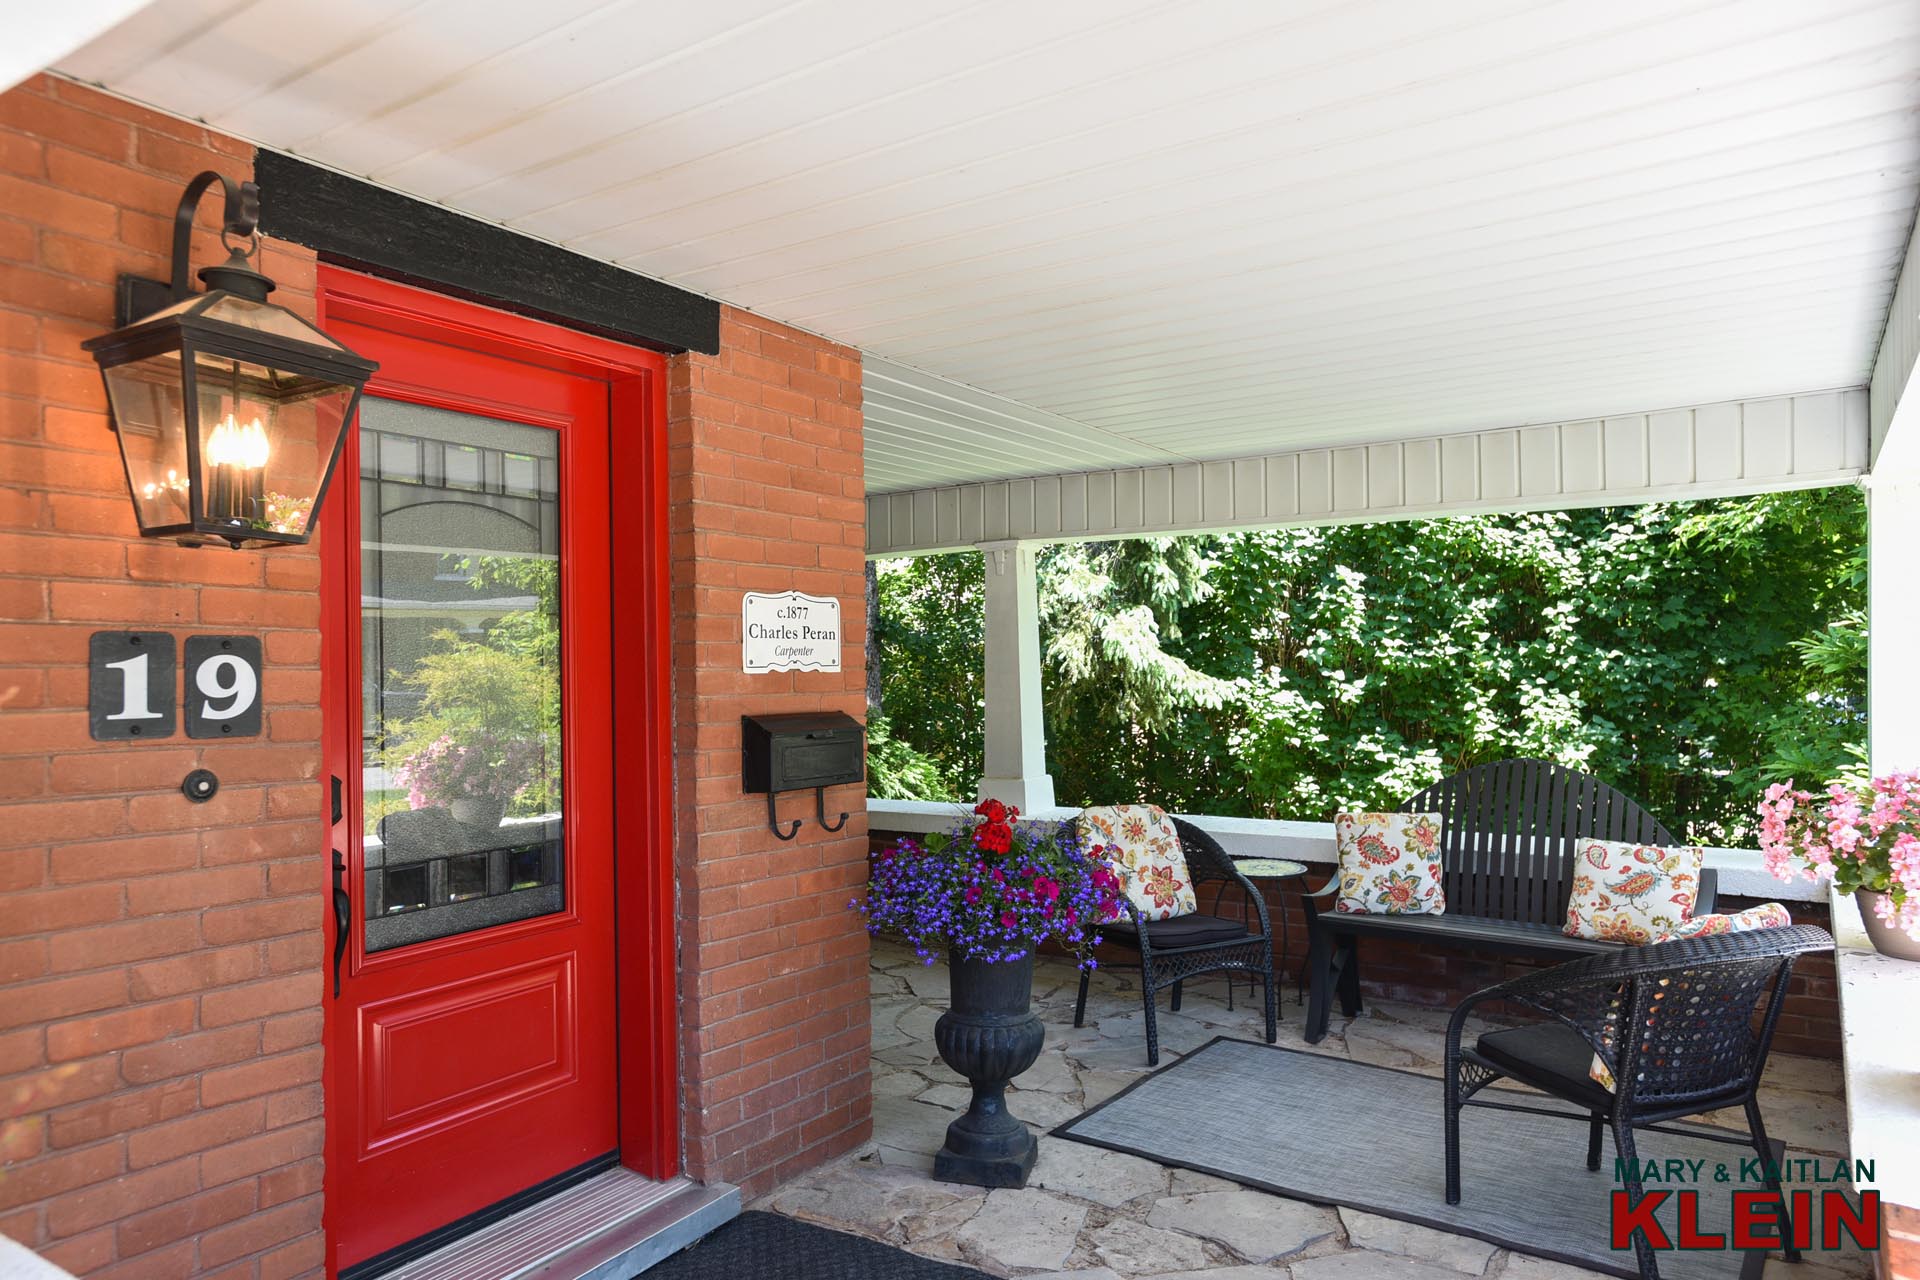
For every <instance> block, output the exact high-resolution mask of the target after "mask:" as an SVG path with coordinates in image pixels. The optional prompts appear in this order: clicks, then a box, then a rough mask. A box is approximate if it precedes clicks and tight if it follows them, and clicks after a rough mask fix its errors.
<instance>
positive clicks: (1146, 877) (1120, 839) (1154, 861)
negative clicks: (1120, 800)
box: [1080, 804, 1200, 920]
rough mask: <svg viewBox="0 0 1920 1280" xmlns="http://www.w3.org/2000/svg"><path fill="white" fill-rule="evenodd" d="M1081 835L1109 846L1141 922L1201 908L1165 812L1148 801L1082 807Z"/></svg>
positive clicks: (1174, 832)
mask: <svg viewBox="0 0 1920 1280" xmlns="http://www.w3.org/2000/svg"><path fill="white" fill-rule="evenodd" d="M1080 831H1081V834H1082V835H1083V836H1084V837H1085V838H1086V839H1087V840H1088V841H1089V842H1090V843H1092V844H1106V845H1112V846H1113V847H1114V848H1115V849H1116V850H1118V852H1117V853H1116V854H1115V855H1114V859H1113V861H1114V865H1115V867H1116V868H1117V869H1118V870H1119V872H1120V879H1121V881H1122V882H1123V883H1124V884H1125V886H1126V890H1127V897H1128V898H1130V899H1132V901H1133V905H1134V906H1135V907H1137V908H1139V911H1140V918H1141V919H1142V920H1171V919H1173V918H1174V917H1175V916H1189V915H1192V914H1193V913H1194V912H1195V911H1196V910H1198V909H1199V905H1200V903H1199V900H1198V899H1197V898H1195V897H1194V893H1193V880H1192V878H1191V877H1190V876H1189V875H1188V874H1187V855H1186V854H1185V853H1184V852H1182V851H1181V849H1180V835H1179V833H1178V832H1176V831H1175V830H1174V829H1173V819H1172V818H1169V817H1168V816H1167V813H1166V810H1164V809H1162V808H1160V806H1158V805H1152V804H1110V805H1104V806H1100V807H1097V808H1093V809H1082V810H1081V811H1080Z"/></svg>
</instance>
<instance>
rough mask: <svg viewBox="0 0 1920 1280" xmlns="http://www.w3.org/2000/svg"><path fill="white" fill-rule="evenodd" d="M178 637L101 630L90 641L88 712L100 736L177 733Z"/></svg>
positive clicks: (104, 738)
mask: <svg viewBox="0 0 1920 1280" xmlns="http://www.w3.org/2000/svg"><path fill="white" fill-rule="evenodd" d="M173 653H174V647H173V637H172V636H170V635H168V634H167V633H166V632H164V631H96V632H94V633H93V636H92V638H91V639H90V640H89V641H88V644H87V717H88V721H89V725H88V727H89V728H90V729H91V730H92V732H93V736H94V739H95V741H98V742H119V741H123V740H125V739H128V738H171V737H172V736H173Z"/></svg>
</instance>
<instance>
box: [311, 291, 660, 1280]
mask: <svg viewBox="0 0 1920 1280" xmlns="http://www.w3.org/2000/svg"><path fill="white" fill-rule="evenodd" d="M315 294H316V296H315V301H316V313H317V319H318V321H319V323H320V325H321V326H322V327H323V328H324V327H325V326H326V324H327V323H328V321H329V320H335V321H347V322H352V323H357V324H365V325H372V326H375V327H378V328H382V329H388V330H392V331H394V332H398V333H403V334H408V335H411V336H414V337H419V338H425V339H428V340H431V341H435V342H440V343H444V344H448V345H454V346H460V347H465V348H468V349H470V350H475V351H480V352H484V353H486V354H489V355H495V356H500V357H502V358H505V359H509V360H517V361H521V362H523V363H527V364H534V365H540V366H544V367H547V368H552V369H559V370H563V371H565V372H568V373H575V374H581V375H585V376H587V377H592V378H597V379H601V380H604V381H605V382H606V383H607V385H608V388H609V393H610V402H609V406H608V407H609V417H610V437H611V439H610V456H609V460H608V468H609V475H608V477H607V480H608V485H609V490H610V493H611V494H612V495H614V497H615V499H616V500H615V501H614V503H613V523H612V537H613V546H612V548H611V555H612V563H611V570H612V580H613V582H614V584H615V591H614V598H613V600H612V602H611V608H610V614H611V619H610V621H611V627H612V632H613V634H612V637H611V640H612V656H613V670H614V688H613V712H614V726H615V727H614V761H613V778H614V849H615V854H614V868H615V870H614V895H615V900H614V912H615V919H616V921H617V922H618V923H617V936H616V941H615V966H616V968H615V972H616V977H617V984H618V989H617V992H616V996H615V1008H616V1016H617V1018H618V1027H617V1030H616V1044H617V1049H618V1055H619V1065H618V1070H619V1090H618V1099H619V1109H620V1116H619V1134H620V1162H621V1163H622V1164H623V1165H625V1166H626V1167H627V1168H630V1169H632V1170H634V1171H635V1172H637V1173H640V1174H642V1175H644V1176H646V1177H650V1178H667V1177H671V1176H673V1175H674V1174H676V1173H678V1172H679V1170H680V1126H679V1120H680V1108H679V1083H680V1082H679V1062H678V1052H677V1037H676V1034H675V1020H674V1010H675V970H674V957H675V947H674V905H673V904H674V875H673V800H672V797H673V788H672V757H671V749H672V704H671V696H672V667H671V662H672V654H671V645H670V643H669V641H668V639H667V637H668V636H669V626H670V622H671V613H670V611H669V592H668V560H667V449H666V421H667V376H666V375H667V367H666V358H665V357H664V356H661V355H659V354H658V353H656V352H651V351H644V350H641V349H639V348H636V347H630V346H625V345H623V344H621V343H617V342H614V341H611V340H609V339H605V338H599V337H595V336H592V335H589V334H583V333H578V332H575V331H573V330H571V329H566V328H562V327H560V326H558V325H552V324H547V323H544V322H542V321H538V320H531V319H528V318H526V317H524V316H517V315H513V314H510V313H508V312H503V311H496V310H493V309H492V308H489V307H484V306H481V305H479V304H476V303H471V302H465V301H462V300H459V299H455V298H449V297H446V296H444V295H440V294H434V293H429V292H426V291H424V290H420V289H416V288H412V287H410V286H406V285H401V284H396V283H393V282H391V281H387V280H381V279H377V278H374V277H371V276H365V275H361V274H359V273H357V272H352V271H347V270H344V269H342V268H339V267H334V266H329V265H326V264H322V265H321V266H320V269H319V278H318V284H317V288H316V291H315ZM383 388H384V389H386V390H390V391H393V390H401V389H402V388H400V387H398V386H395V385H393V384H391V383H385V384H383V381H382V379H381V376H380V375H379V374H376V375H375V376H374V378H373V380H372V381H371V382H369V383H368V386H367V392H368V394H370V395H379V394H381V392H382V390H383ZM347 461H348V460H347V459H345V458H343V459H342V467H343V469H344V468H345V466H346V465H347ZM346 483H347V481H346V480H344V479H339V478H338V477H336V483H335V484H334V485H333V486H332V490H333V495H334V497H333V502H332V503H331V504H330V506H329V508H328V509H327V510H325V511H322V512H321V513H320V514H319V517H318V519H319V520H321V521H323V522H324V521H326V520H328V519H330V518H331V519H340V518H342V517H341V511H342V510H343V509H345V508H346V507H347V506H348V504H347V503H346V502H344V501H343V500H342V499H343V497H344V486H345V485H346ZM322 564H323V580H322V591H323V599H324V600H326V601H329V602H330V601H332V600H333V598H334V596H335V594H336V593H337V592H338V591H339V590H340V589H341V587H342V583H341V582H340V581H339V577H340V572H341V570H340V567H339V566H338V565H337V564H335V563H334V557H332V556H323V557H322ZM352 643H355V638H354V637H350V636H348V635H347V619H346V618H345V616H344V614H343V611H342V610H340V609H339V608H327V607H323V609H322V614H321V699H322V705H323V708H324V710H323V716H324V717H325V718H326V719H327V721H328V725H327V735H326V741H327V759H326V767H327V771H328V772H329V773H330V774H332V775H334V776H336V777H342V778H344V777H347V776H348V773H347V770H348V769H349V768H351V767H354V765H353V762H350V761H348V760H347V759H345V758H344V751H345V735H343V734H341V733H340V732H338V729H339V718H340V717H341V716H342V715H343V714H345V712H344V708H345V707H346V703H345V701H344V699H345V698H346V697H347V696H348V695H349V693H350V691H349V690H348V689H347V688H346V687H345V680H344V675H343V673H344V671H345V662H344V656H345V654H346V652H347V646H348V645H349V644H352ZM323 803H324V801H323ZM328 816H329V817H331V815H330V814H329V815H328ZM351 817H352V815H351V814H345V815H343V818H342V821H343V823H344V822H345V821H346V820H347V819H350V818H351ZM327 834H328V845H327V847H326V848H325V849H322V850H319V851H317V853H316V856H319V857H321V858H326V857H328V856H329V852H328V851H329V850H331V849H333V848H335V847H344V846H343V845H340V844H339V843H338V842H339V841H341V840H343V839H344V838H345V834H346V833H345V832H344V831H341V830H338V829H336V828H334V827H329V828H328V833H327ZM317 927H319V928H321V929H322V930H324V931H325V932H324V933H323V934H322V936H323V937H327V938H329V939H331V936H332V928H333V923H332V912H331V907H330V905H328V904H326V903H324V902H323V903H322V904H321V915H320V916H319V924H318V926H317ZM330 954H331V953H330V952H329V955H330ZM342 976H343V979H346V978H350V977H351V972H349V971H343V974H342ZM328 996H329V998H328V999H326V1000H325V1002H324V1005H325V1010H326V1020H327V1027H326V1035H327V1037H328V1039H327V1043H334V1041H333V1039H332V1036H333V1033H334V1030H335V1027H334V1019H335V1018H336V1016H337V1013H336V1010H335V1008H334V1003H333V1001H332V999H331V998H330V996H331V987H330V986H329V990H328ZM340 1057H341V1055H338V1054H329V1055H328V1059H327V1062H326V1067H325V1074H324V1080H323V1089H324V1091H325V1093H326V1095H327V1096H334V1095H335V1093H336V1090H337V1089H339V1088H341V1087H344V1086H345V1075H344V1073H345V1072H346V1071H348V1070H350V1069H352V1064H348V1063H344V1062H341V1061H339V1058H340ZM338 1127H339V1126H337V1125H336V1124H334V1123H331V1119H330V1122H329V1124H328V1126H327V1156H328V1158H327V1169H328V1171H329V1172H328V1177H327V1186H326V1216H327V1220H328V1223H329V1236H330V1237H331V1225H330V1224H331V1221H332V1217H333V1212H334V1204H335V1201H334V1195H335V1193H336V1190H337V1188H336V1186H335V1185H334V1179H333V1173H332V1171H333V1170H335V1169H336V1168H338V1167H340V1162H339V1160H338V1159H337V1158H336V1154H335V1152H334V1149H333V1148H334V1144H335V1142H336V1141H338V1140H339V1135H338V1134H337V1132H336V1130H337V1129H338ZM332 1252H333V1251H332V1249H331V1247H330V1248H329V1249H328V1256H329V1258H331V1257H332Z"/></svg>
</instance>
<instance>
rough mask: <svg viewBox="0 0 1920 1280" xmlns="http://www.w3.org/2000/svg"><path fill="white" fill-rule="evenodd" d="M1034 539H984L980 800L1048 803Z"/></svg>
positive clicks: (1029, 805) (1033, 806) (1027, 805)
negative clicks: (984, 647)
mask: <svg viewBox="0 0 1920 1280" xmlns="http://www.w3.org/2000/svg"><path fill="white" fill-rule="evenodd" d="M1039 549H1040V544H1038V543H1033V542H983V543H981V544H980V550H981V551H982V552H984V553H985V554H986V558H987V726H986V730H987V731H986V747H987V753H986V776H985V777H984V778H982V779H980V798H981V799H983V800H985V799H989V798H991V799H994V800H1000V801H1003V802H1005V803H1007V804H1010V805H1017V806H1018V807H1019V808H1020V809H1021V810H1022V811H1023V812H1033V811H1035V810H1038V809H1050V808H1052V807H1053V778H1052V777H1051V776H1049V775H1048V773H1047V732H1046V725H1045V722H1044V720H1043V718H1042V716H1041V711H1040V588H1039V575H1038V573H1037V572H1036V570H1035V566H1034V556H1035V554H1036V553H1037V552H1038V551H1039Z"/></svg>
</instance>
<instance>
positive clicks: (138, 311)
mask: <svg viewBox="0 0 1920 1280" xmlns="http://www.w3.org/2000/svg"><path fill="white" fill-rule="evenodd" d="M215 184H218V185H219V187H220V193H221V198H222V205H223V207H222V209H221V217H220V229H221V231H222V232H223V233H225V234H226V235H230V236H237V237H239V238H240V239H242V240H244V241H246V242H247V243H248V244H249V245H250V244H251V243H252V241H253V237H254V235H255V233H256V232H257V231H258V229H259V226H260V188H259V187H258V186H257V185H256V184H254V183H251V182H235V181H234V180H233V179H232V178H229V177H227V175H226V174H224V173H219V172H216V171H215V170H212V169H207V170H203V171H202V172H200V173H199V174H196V175H195V176H194V179H193V181H192V182H189V183H188V184H187V189H186V190H185V191H183V192H182V193H181V194H180V203H179V204H178V205H177V206H176V207H175V208H174V211H173V260H172V266H173V278H172V279H171V280H152V279H149V278H147V277H146V276H136V275H122V276H121V277H120V279H119V281H118V285H119V288H118V291H117V295H116V298H115V316H114V326H115V327H116V328H125V327H126V326H128V325H130V324H133V323H135V322H136V321H139V320H144V319H146V318H147V317H148V316H150V315H152V314H153V313H154V312H156V311H159V310H161V309H162V308H164V307H168V306H171V305H172V304H174V303H176V302H184V301H185V300H186V299H187V298H188V297H190V296H191V295H192V293H193V275H192V271H191V265H192V257H191V249H192V243H193V223H194V219H195V217H196V215H197V214H198V213H199V210H200V201H201V200H202V199H203V198H204V197H205V196H206V193H207V191H208V190H209V189H210V188H211V187H213V186H214V185H215ZM233 256H234V258H235V259H240V260H241V261H242V262H243V263H244V255H243V254H242V253H241V252H240V250H239V249H237V248H236V249H234V250H233ZM228 265H229V266H231V265H233V262H232V260H230V261H229V263H228ZM214 269H216V270H217V269H218V268H214Z"/></svg>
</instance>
